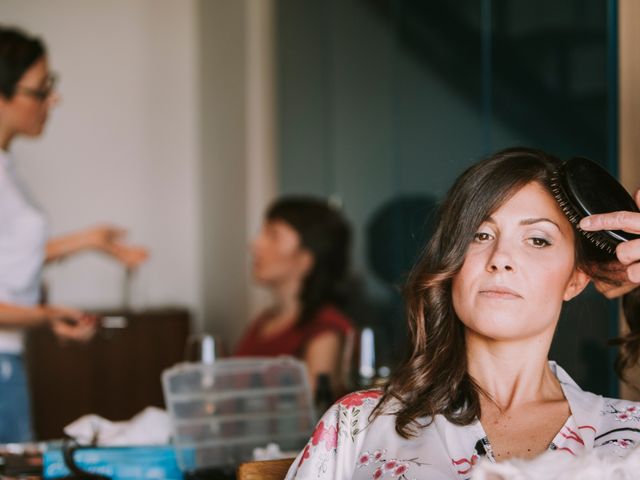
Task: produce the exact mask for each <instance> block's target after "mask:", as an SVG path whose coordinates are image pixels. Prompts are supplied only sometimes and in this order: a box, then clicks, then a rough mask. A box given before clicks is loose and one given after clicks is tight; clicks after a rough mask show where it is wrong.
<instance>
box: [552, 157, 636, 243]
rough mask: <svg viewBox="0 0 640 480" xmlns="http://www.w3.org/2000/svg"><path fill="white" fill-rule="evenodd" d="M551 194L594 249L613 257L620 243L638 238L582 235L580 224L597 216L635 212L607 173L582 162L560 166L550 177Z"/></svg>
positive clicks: (622, 234) (574, 160) (607, 232)
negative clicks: (598, 214)
mask: <svg viewBox="0 0 640 480" xmlns="http://www.w3.org/2000/svg"><path fill="white" fill-rule="evenodd" d="M551 191H552V192H553V196H554V197H555V199H556V201H557V202H558V205H559V206H560V208H561V209H562V211H563V212H564V214H565V215H566V216H567V218H568V219H569V221H570V222H571V223H572V224H573V225H574V226H575V227H576V229H577V230H578V231H579V232H580V233H581V234H582V235H584V236H585V237H586V238H587V239H589V241H590V242H591V243H592V244H593V245H595V246H596V247H598V248H600V249H602V250H604V251H606V252H608V253H609V254H611V255H614V254H615V251H616V247H617V245H618V244H619V243H620V242H624V241H627V240H632V239H635V238H640V236H638V235H633V234H630V233H627V232H621V231H618V230H601V231H596V232H585V231H584V230H582V229H581V228H580V227H579V226H578V225H579V223H580V220H582V219H583V218H585V217H588V216H589V215H593V214H596V213H610V212H616V211H620V210H627V211H633V212H638V207H637V206H636V204H635V202H634V201H633V198H631V196H630V195H629V194H628V193H627V191H626V190H625V189H624V188H623V187H622V185H620V184H619V183H618V182H617V180H616V179H614V178H613V177H612V176H611V175H609V173H607V171H606V170H604V169H603V168H602V167H600V166H599V165H598V164H596V163H594V162H592V161H591V160H587V159H585V158H572V159H571V160H568V161H566V162H563V163H562V164H561V165H560V166H559V167H558V168H557V169H556V171H555V172H554V174H553V175H552V177H551Z"/></svg>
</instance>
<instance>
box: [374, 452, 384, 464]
mask: <svg viewBox="0 0 640 480" xmlns="http://www.w3.org/2000/svg"><path fill="white" fill-rule="evenodd" d="M384 452H385V450H376V451H375V452H373V459H374V460H375V461H376V462H377V461H378V460H380V459H381V458H382V456H383V455H384Z"/></svg>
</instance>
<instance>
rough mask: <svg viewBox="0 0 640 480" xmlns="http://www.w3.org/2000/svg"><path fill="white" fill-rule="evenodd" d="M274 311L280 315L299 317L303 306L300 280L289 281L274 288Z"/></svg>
mask: <svg viewBox="0 0 640 480" xmlns="http://www.w3.org/2000/svg"><path fill="white" fill-rule="evenodd" d="M272 294H273V299H274V303H273V309H272V310H273V313H274V314H275V315H278V316H283V317H290V316H295V317H297V316H298V315H299V314H300V310H301V308H302V306H301V304H300V282H287V283H284V282H283V283H281V284H279V285H276V286H274V287H273V289H272Z"/></svg>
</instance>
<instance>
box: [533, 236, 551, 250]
mask: <svg viewBox="0 0 640 480" xmlns="http://www.w3.org/2000/svg"><path fill="white" fill-rule="evenodd" d="M529 242H530V244H531V245H532V246H534V247H536V248H543V247H548V246H549V245H551V242H550V241H549V240H547V239H546V238H541V237H532V238H530V239H529Z"/></svg>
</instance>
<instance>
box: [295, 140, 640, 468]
mask: <svg viewBox="0 0 640 480" xmlns="http://www.w3.org/2000/svg"><path fill="white" fill-rule="evenodd" d="M558 164H559V161H558V160H556V159H555V158H554V157H552V156H550V155H547V154H545V153H543V152H541V151H537V150H531V149H524V148H518V149H510V150H505V151H502V152H499V153H496V154H494V155H492V156H490V157H489V158H487V159H485V160H482V161H480V162H479V163H477V164H475V165H473V166H472V167H470V168H469V169H468V170H466V171H465V172H464V173H463V174H462V175H461V176H460V177H459V178H458V179H457V181H456V182H455V184H454V185H453V187H452V188H451V189H450V191H449V192H448V194H447V196H446V198H445V199H444V202H443V203H442V205H441V207H440V211H439V217H438V221H437V227H436V230H435V232H434V235H433V237H432V238H431V240H430V241H429V243H428V244H427V246H426V248H425V250H424V252H423V254H422V256H421V258H420V260H419V261H418V263H417V264H416V265H415V267H414V269H413V271H412V272H411V274H410V276H409V279H408V281H407V284H406V287H405V298H406V304H407V313H408V322H409V331H410V342H409V346H408V351H407V352H406V353H407V356H406V360H405V361H404V363H403V364H402V365H401V367H400V368H399V370H398V371H397V372H396V373H395V375H394V376H393V377H392V378H391V380H390V382H389V383H388V385H387V386H386V387H385V388H384V389H383V390H381V391H380V390H370V391H365V392H357V393H354V394H351V395H348V396H347V397H344V398H343V399H342V400H340V401H338V403H336V404H335V405H334V406H333V407H332V408H331V409H329V410H328V411H327V412H326V414H325V415H324V416H323V418H322V420H321V421H320V422H319V424H318V426H317V427H316V430H315V432H314V434H313V437H312V439H311V440H310V442H309V443H308V445H307V447H306V448H305V449H304V450H303V452H302V453H301V454H300V455H299V457H298V459H297V460H296V462H295V463H294V465H293V466H292V468H291V469H290V471H289V474H288V476H287V479H294V478H295V479H306V478H309V479H311V478H314V479H318V478H319V479H351V478H355V479H365V478H367V479H370V478H382V477H385V476H387V477H394V478H403V479H409V478H423V479H444V478H454V479H466V478H469V477H470V476H471V472H472V469H473V466H474V465H475V464H476V462H477V461H478V460H479V457H481V456H485V457H486V458H487V459H488V460H489V461H491V462H499V461H503V460H506V459H509V458H512V457H519V458H532V457H535V456H537V455H539V454H541V453H543V452H545V451H547V450H558V451H561V452H563V454H579V453H582V452H586V451H588V450H592V449H594V448H597V449H600V450H599V451H600V452H602V453H605V454H606V453H610V454H612V455H622V454H623V452H624V451H625V448H628V447H629V446H630V445H633V444H635V443H636V442H639V441H640V404H637V403H633V402H628V401H623V400H614V399H606V398H603V397H600V396H598V395H594V394H592V393H589V392H585V391H583V390H581V389H580V387H578V385H577V384H576V383H575V382H574V381H573V380H572V379H571V378H570V377H569V375H568V374H567V373H566V372H565V371H564V370H563V369H562V368H561V367H560V366H559V365H557V364H556V363H554V362H550V361H549V360H548V358H547V357H548V353H549V348H550V345H551V341H552V338H553V335H554V332H555V328H556V325H557V323H558V320H559V317H560V310H561V308H562V304H563V303H564V302H566V301H569V300H571V299H572V298H574V297H575V296H577V295H578V294H580V292H581V291H582V290H583V289H584V288H585V287H586V285H587V284H588V282H589V280H590V279H593V280H594V281H597V282H598V284H599V285H600V286H602V285H608V284H617V283H618V280H617V279H616V277H617V275H618V269H616V268H615V266H614V264H613V263H612V262H613V261H614V260H615V257H613V256H609V255H608V254H606V253H604V251H602V250H599V249H597V248H596V247H593V246H592V245H591V244H590V243H589V241H588V240H586V239H585V238H584V237H583V236H582V235H581V234H579V233H578V232H577V230H576V229H575V227H573V226H572V225H571V223H570V222H569V221H568V219H567V218H566V216H565V214H564V213H563V212H562V210H561V209H560V207H559V205H558V203H557V201H556V200H555V198H554V197H553V194H552V191H551V186H550V179H551V175H552V173H553V172H554V170H555V169H556V168H557V166H558ZM632 287H633V286H632ZM632 287H631V288H632ZM627 290H629V288H627ZM637 295H638V289H637V288H636V289H634V290H632V291H631V292H630V293H627V296H628V298H634V297H637ZM627 303H629V302H627ZM631 303H633V302H631ZM626 313H627V314H631V315H632V317H633V315H635V316H636V317H637V316H638V312H637V311H635V312H633V311H627V312H626ZM629 320H632V318H631V319H629ZM636 323H637V319H636ZM634 324H635V323H634V322H633V321H630V325H632V326H633V325H634ZM634 335H635V336H634ZM636 337H637V334H634V333H633V332H632V334H631V336H630V337H627V338H625V339H622V340H621V343H622V347H623V348H622V349H621V351H622V354H621V358H620V359H619V362H618V366H619V368H620V369H622V368H624V367H625V366H626V365H628V364H631V363H635V362H636V361H637V354H638V346H637V342H636Z"/></svg>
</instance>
